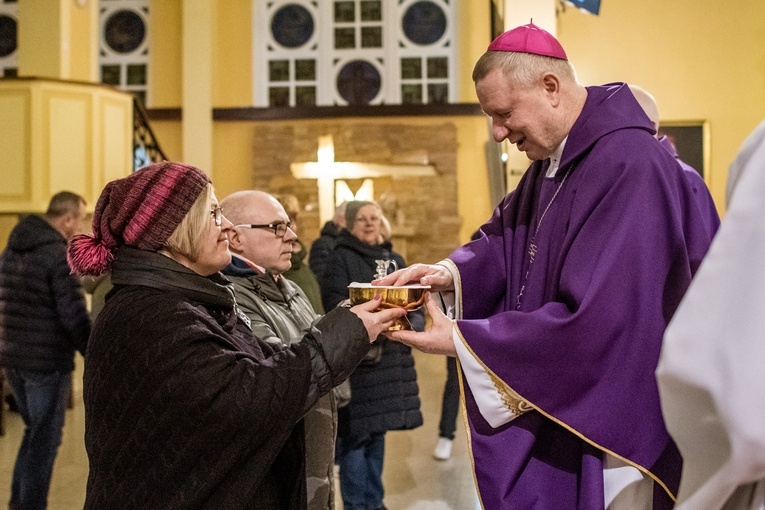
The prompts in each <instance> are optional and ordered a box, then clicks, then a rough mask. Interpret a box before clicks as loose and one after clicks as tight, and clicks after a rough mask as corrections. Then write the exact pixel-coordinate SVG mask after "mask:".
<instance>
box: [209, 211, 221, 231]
mask: <svg viewBox="0 0 765 510" xmlns="http://www.w3.org/2000/svg"><path fill="white" fill-rule="evenodd" d="M210 216H212V217H213V219H214V220H215V226H216V227H220V226H221V225H222V224H223V209H222V208H221V207H220V206H215V207H213V210H212V211H210Z"/></svg>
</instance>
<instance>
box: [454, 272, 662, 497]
mask: <svg viewBox="0 0 765 510" xmlns="http://www.w3.org/2000/svg"><path fill="white" fill-rule="evenodd" d="M439 265H442V266H444V267H446V268H447V269H448V270H449V272H450V273H451V275H452V280H453V281H454V282H455V285H454V288H455V291H454V292H442V293H441V299H442V303H443V305H444V308H445V310H444V312H446V313H448V315H449V316H450V317H451V318H453V319H457V320H459V319H462V307H461V303H462V296H460V291H459V289H460V285H459V284H458V283H457V282H458V281H459V280H458V279H459V272H458V271H457V268H456V266H455V265H454V264H453V263H452V261H450V260H442V261H441V262H439ZM452 339H453V341H454V347H455V349H456V350H457V357H458V359H459V362H460V366H461V368H462V373H463V374H465V379H466V381H467V384H468V386H469V387H470V392H471V393H472V394H473V398H475V402H476V405H477V406H478V409H479V410H480V411H481V416H483V418H484V419H485V420H486V422H487V423H488V424H489V425H491V426H492V427H493V428H497V427H499V426H501V425H504V424H505V423H507V422H509V421H511V420H514V419H515V418H517V417H518V415H517V414H516V413H515V412H513V410H511V409H510V408H508V407H507V406H506V405H505V404H504V402H503V400H502V395H501V394H500V392H499V390H498V389H497V387H496V386H495V385H494V382H493V381H492V379H491V376H490V375H489V373H488V372H487V370H486V367H485V366H484V365H483V363H481V362H480V360H479V359H478V358H477V357H476V356H475V354H474V353H473V351H472V350H470V348H469V346H468V345H466V344H465V342H464V341H463V339H462V337H461V336H460V334H459V332H458V330H457V326H456V325H455V327H454V331H453V333H452ZM603 488H604V506H605V508H606V510H650V509H651V507H652V506H653V503H652V501H653V480H652V479H651V478H649V477H648V476H645V475H643V473H642V472H641V471H640V470H639V469H637V468H635V467H632V466H631V465H629V464H627V463H626V462H624V461H622V460H620V459H618V458H616V457H614V456H612V455H609V454H607V453H605V452H604V453H603Z"/></svg>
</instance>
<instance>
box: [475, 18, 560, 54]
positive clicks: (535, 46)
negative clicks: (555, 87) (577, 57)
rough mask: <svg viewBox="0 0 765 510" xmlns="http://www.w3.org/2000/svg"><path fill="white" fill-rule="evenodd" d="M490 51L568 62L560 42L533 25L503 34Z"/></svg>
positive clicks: (490, 46)
mask: <svg viewBox="0 0 765 510" xmlns="http://www.w3.org/2000/svg"><path fill="white" fill-rule="evenodd" d="M489 50H490V51H513V52H517V53H531V54H533V55H542V56H544V57H552V58H559V59H562V60H568V57H567V56H566V52H565V51H563V46H561V45H560V43H559V42H558V40H557V39H556V38H555V37H553V36H552V34H550V33H549V32H547V31H546V30H543V29H541V28H539V27H538V26H536V25H535V24H533V23H529V24H528V25H523V26H520V27H516V28H514V29H512V30H508V31H507V32H505V33H504V34H501V35H500V36H498V37H497V38H496V39H494V40H493V41H492V42H491V44H490V45H489Z"/></svg>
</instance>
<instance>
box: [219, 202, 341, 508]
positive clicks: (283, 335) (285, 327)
mask: <svg viewBox="0 0 765 510" xmlns="http://www.w3.org/2000/svg"><path fill="white" fill-rule="evenodd" d="M221 207H222V208H223V210H224V211H225V214H226V218H227V219H228V220H229V221H231V222H232V223H233V224H234V226H233V227H232V228H231V230H230V231H229V236H228V238H229V247H230V249H231V252H232V254H233V258H232V261H231V264H229V265H228V266H227V267H226V268H225V269H224V270H223V274H224V275H226V277H227V278H228V279H229V280H231V283H233V284H234V289H235V290H236V302H237V304H238V305H239V306H240V307H241V309H242V311H244V313H246V314H247V316H248V317H249V318H250V321H251V326H252V332H253V333H254V334H255V336H257V337H259V338H261V339H262V340H265V341H266V342H270V343H275V344H277V345H282V344H283V345H290V344H292V343H295V342H299V341H300V340H301V339H302V337H303V331H305V330H306V329H310V327H311V324H312V323H313V322H314V321H315V320H316V319H317V317H319V316H318V314H317V313H316V312H315V311H314V308H313V307H312V306H311V303H309V302H308V298H307V297H306V295H305V294H304V293H303V291H302V290H301V289H300V287H298V286H297V285H296V284H295V283H294V282H292V281H290V280H289V279H287V278H285V277H284V274H285V272H286V271H287V270H288V269H289V268H290V265H291V258H294V257H293V251H292V245H293V243H294V242H295V240H296V235H295V232H294V231H293V230H292V226H291V225H292V223H291V218H290V217H289V216H288V214H287V212H286V211H285V210H284V208H283V207H282V205H281V204H280V203H279V201H278V200H277V199H276V198H275V197H273V196H271V195H269V194H268V193H264V192H262V191H239V192H236V193H234V194H232V195H229V196H227V197H226V198H224V199H223V200H222V201H221ZM255 225H270V226H265V227H255ZM306 270H308V268H307V266H306ZM309 272H310V271H309ZM311 276H313V275H311ZM332 395H333V394H332V392H330V393H327V394H326V395H324V396H323V397H321V398H320V399H319V400H318V402H317V403H316V405H314V406H313V407H312V408H311V410H310V411H308V413H307V414H306V415H305V417H304V418H303V420H302V423H299V424H298V427H302V428H303V429H304V436H305V446H306V467H305V470H306V472H305V477H306V482H307V483H306V487H307V497H308V508H309V509H315V510H326V509H328V508H334V507H335V505H334V492H335V491H334V476H333V474H334V464H335V436H336V434H337V430H336V429H337V408H336V406H335V402H334V398H333V396H332Z"/></svg>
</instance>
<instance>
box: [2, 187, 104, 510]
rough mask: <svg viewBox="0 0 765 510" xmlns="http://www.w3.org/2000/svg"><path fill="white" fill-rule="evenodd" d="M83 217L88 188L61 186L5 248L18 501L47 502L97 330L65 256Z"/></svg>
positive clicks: (5, 338) (33, 505)
mask: <svg viewBox="0 0 765 510" xmlns="http://www.w3.org/2000/svg"><path fill="white" fill-rule="evenodd" d="M84 219H85V200H84V199H83V198H82V197H81V196H79V195H77V194H75V193H72V192H69V191H61V192H59V193H56V194H55V195H53V197H52V198H51V200H50V204H49V205H48V210H47V211H46V213H45V215H43V216H36V215H30V216H27V217H26V218H24V219H22V220H21V221H20V222H19V223H18V224H17V225H16V226H15V227H14V228H13V230H12V231H11V235H10V237H9V238H8V246H7V247H6V249H5V251H4V252H3V253H2V255H0V366H3V367H4V368H5V372H6V376H7V378H8V382H9V384H10V386H11V388H12V390H13V394H14V397H15V402H16V406H17V408H18V411H19V413H20V414H21V417H22V419H23V420H24V427H25V428H24V437H23V439H22V441H21V446H20V447H19V453H18V455H17V457H16V465H15V466H14V469H13V480H12V482H11V500H10V503H9V506H10V508H11V509H16V508H19V509H24V510H26V509H31V510H36V509H42V508H46V505H47V499H48V489H49V487H50V479H51V474H52V472H53V463H54V461H55V459H56V453H57V452H58V447H59V445H60V444H61V432H62V428H63V426H64V418H65V411H66V405H67V402H68V399H69V395H70V393H71V387H72V371H73V370H74V352H75V350H77V351H79V352H80V353H84V352H85V345H86V343H87V340H88V334H89V333H90V319H89V317H88V310H87V305H86V303H85V296H84V294H83V291H82V287H81V286H80V282H79V280H78V279H77V278H76V277H74V276H73V275H72V274H71V270H70V268H69V265H68V264H67V261H66V245H67V241H68V240H69V239H71V238H72V236H74V235H75V234H77V233H78V232H80V231H81V230H82V222H83V220H84Z"/></svg>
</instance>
